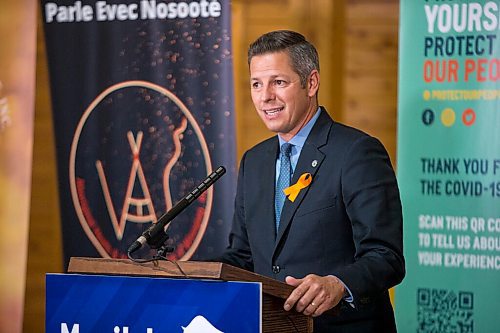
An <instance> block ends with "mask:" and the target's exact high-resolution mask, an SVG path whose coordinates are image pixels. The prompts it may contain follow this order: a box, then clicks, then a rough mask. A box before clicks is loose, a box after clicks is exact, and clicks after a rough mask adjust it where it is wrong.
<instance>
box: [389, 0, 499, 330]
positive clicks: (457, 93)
mask: <svg viewBox="0 0 500 333" xmlns="http://www.w3.org/2000/svg"><path fill="white" fill-rule="evenodd" d="M400 22H401V29H400V63H399V65H400V67H399V105H398V108H399V127H398V128H399V133H398V168H397V169H398V178H399V182H400V189H401V196H402V202H403V209H404V221H405V222H404V223H405V239H404V241H405V257H406V260H407V276H406V278H405V280H404V282H403V284H402V285H401V286H400V287H398V289H397V290H396V316H397V324H398V329H399V331H400V332H420V333H427V332H456V333H459V332H475V333H489V332H498V324H497V321H498V319H497V318H498V313H499V310H498V299H499V297H500V134H499V133H500V131H499V130H498V127H499V123H500V85H499V78H500V59H499V54H500V47H499V45H500V33H499V31H500V30H499V29H500V1H499V0H496V1H474V2H472V1H460V0H448V1H442V0H441V1H439V0H419V1H416V0H403V1H401V20H400Z"/></svg>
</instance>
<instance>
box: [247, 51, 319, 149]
mask: <svg viewBox="0 0 500 333" xmlns="http://www.w3.org/2000/svg"><path fill="white" fill-rule="evenodd" d="M250 84H251V93H252V101H253V104H254V105H255V109H256V110H257V113H258V114H259V116H260V117H261V119H262V120H263V121H264V124H265V125H266V126H267V128H268V129H269V130H270V131H273V132H275V133H278V134H280V136H281V137H282V138H283V139H285V140H286V141H289V140H290V139H291V138H292V137H293V136H294V135H295V134H297V132H299V131H300V129H301V128H302V127H303V126H304V125H305V124H306V123H307V122H308V121H309V119H311V118H312V116H313V115H314V114H315V112H316V109H317V107H318V106H317V102H316V92H317V90H318V86H319V73H318V72H317V71H316V70H314V71H312V72H311V74H310V75H309V78H308V80H307V84H306V87H305V88H302V86H301V84H300V78H299V74H297V73H296V72H295V71H294V70H293V68H292V65H291V61H290V57H289V55H288V53H287V52H275V53H266V54H262V55H258V56H254V57H253V58H252V59H251V61H250Z"/></svg>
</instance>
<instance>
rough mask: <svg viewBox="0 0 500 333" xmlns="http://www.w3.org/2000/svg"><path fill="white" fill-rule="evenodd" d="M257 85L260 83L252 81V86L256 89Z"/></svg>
mask: <svg viewBox="0 0 500 333" xmlns="http://www.w3.org/2000/svg"><path fill="white" fill-rule="evenodd" d="M259 87H260V83H259V82H254V83H252V88H254V89H257V88H259Z"/></svg>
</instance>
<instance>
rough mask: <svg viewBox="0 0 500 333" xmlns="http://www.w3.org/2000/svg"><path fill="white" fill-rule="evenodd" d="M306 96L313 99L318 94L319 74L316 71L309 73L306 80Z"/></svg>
mask: <svg viewBox="0 0 500 333" xmlns="http://www.w3.org/2000/svg"><path fill="white" fill-rule="evenodd" d="M306 88H307V95H308V96H309V97H313V96H314V95H316V94H317V93H318V89H319V72H318V71H317V70H316V69H313V70H312V71H311V74H309V77H308V78H307V86H306Z"/></svg>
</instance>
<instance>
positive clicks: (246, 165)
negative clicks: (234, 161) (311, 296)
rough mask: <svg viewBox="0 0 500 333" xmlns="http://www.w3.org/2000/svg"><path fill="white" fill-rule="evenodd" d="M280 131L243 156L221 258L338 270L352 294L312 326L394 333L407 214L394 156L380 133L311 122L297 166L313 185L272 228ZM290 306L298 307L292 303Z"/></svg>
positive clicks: (281, 268)
mask: <svg viewBox="0 0 500 333" xmlns="http://www.w3.org/2000/svg"><path fill="white" fill-rule="evenodd" d="M278 146H279V143H278V138H277V137H276V136H275V137H273V138H270V139H268V140H266V141H264V142H262V143H260V144H258V145H257V146H255V147H253V148H252V149H250V150H249V151H247V152H246V153H245V154H244V156H243V158H242V160H241V164H240V169H239V175H238V188H237V193H236V199H235V213H234V219H233V225H232V230H231V233H230V237H229V247H228V249H227V250H226V252H225V253H224V255H223V257H222V258H220V260H221V261H223V262H226V263H229V264H232V265H235V266H238V267H242V268H245V269H247V270H250V271H254V272H256V273H259V274H262V275H265V276H269V277H271V278H274V279H277V280H281V281H284V279H285V277H286V276H288V275H291V276H293V277H296V278H302V277H304V276H306V275H307V274H311V273H313V274H318V275H321V276H324V275H335V276H337V277H338V278H339V279H340V280H342V281H343V282H344V283H345V285H346V286H347V287H348V288H349V290H350V291H351V292H352V295H353V296H354V303H353V304H354V308H353V307H351V306H350V305H348V304H347V303H346V302H345V301H342V302H341V303H340V305H339V308H340V314H338V315H336V316H333V315H330V314H324V315H322V316H320V317H318V318H315V320H314V329H315V330H314V332H365V333H366V332H393V331H395V324H394V314H393V311H392V307H391V304H390V301H389V297H388V292H387V290H388V288H390V287H392V286H394V285H396V284H398V283H399V282H400V281H401V280H402V279H403V277H404V274H405V269H404V258H403V244H402V212H401V202H400V197H399V190H398V186H397V182H396V177H395V175H394V171H393V168H392V166H391V162H390V159H389V156H388V154H387V152H386V150H385V149H384V147H383V146H382V144H381V143H380V142H379V141H378V140H377V139H375V138H373V137H371V136H369V135H367V134H365V133H363V132H361V131H359V130H356V129H354V128H351V127H348V126H344V125H341V124H339V123H336V122H334V121H333V120H332V119H331V118H330V116H329V115H328V113H327V112H326V110H324V109H322V112H321V115H320V116H319V118H318V120H317V121H316V123H315V124H314V126H313V129H312V130H311V133H310V134H309V136H308V138H307V140H306V142H305V144H304V147H303V148H302V152H301V154H300V157H299V160H298V162H297V166H296V168H295V170H294V173H293V179H292V184H295V183H296V182H297V180H298V179H299V177H300V176H301V175H302V174H303V173H306V172H309V173H310V174H311V175H312V177H313V178H312V182H311V184H310V185H309V186H308V187H306V188H304V189H302V190H301V191H300V193H299V195H298V197H297V198H296V199H295V201H294V202H291V201H290V200H288V199H287V200H286V201H285V204H284V206H283V211H282V215H281V222H280V227H279V230H278V232H276V231H275V221H274V219H275V217H274V216H275V214H274V188H275V183H276V174H275V173H276V167H275V165H276V159H277V157H278V150H279V147H278ZM292 311H293V310H292Z"/></svg>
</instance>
